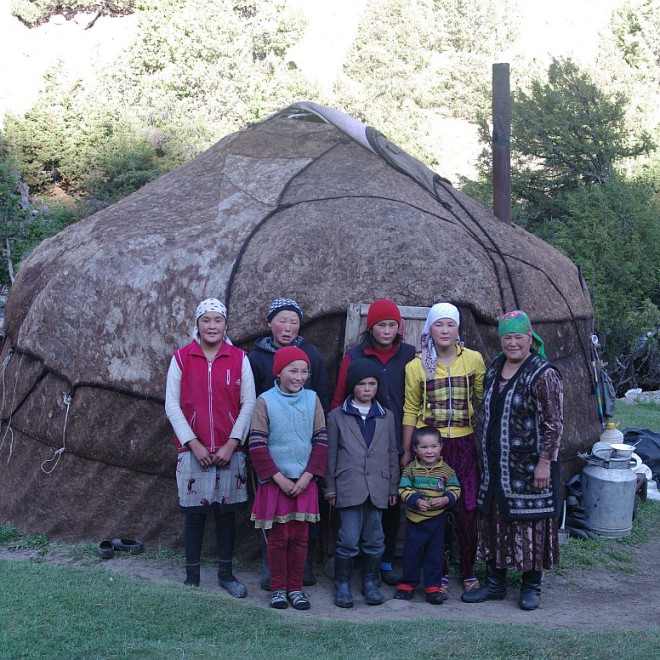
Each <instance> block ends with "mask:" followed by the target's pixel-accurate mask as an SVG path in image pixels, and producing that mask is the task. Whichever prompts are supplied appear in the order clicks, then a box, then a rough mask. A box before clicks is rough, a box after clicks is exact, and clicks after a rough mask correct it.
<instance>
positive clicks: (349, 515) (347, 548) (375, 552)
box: [335, 498, 385, 559]
mask: <svg viewBox="0 0 660 660" xmlns="http://www.w3.org/2000/svg"><path fill="white" fill-rule="evenodd" d="M381 516H382V510H381V509H377V508H376V507H375V506H374V505H373V504H372V503H371V499H369V498H367V500H366V501H365V502H363V503H362V504H358V505H357V506H347V507H343V508H341V509H339V534H338V535H337V548H336V550H335V552H336V553H337V555H338V556H339V557H343V558H345V559H349V558H351V557H356V556H357V555H358V553H359V552H360V550H362V552H363V553H364V554H365V555H371V556H373V557H381V556H382V555H383V552H384V551H385V535H384V534H383V526H382V524H381Z"/></svg>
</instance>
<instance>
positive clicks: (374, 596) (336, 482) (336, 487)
mask: <svg viewBox="0 0 660 660" xmlns="http://www.w3.org/2000/svg"><path fill="white" fill-rule="evenodd" d="M379 376H380V372H379V370H378V369H377V367H376V365H374V364H373V362H371V361H370V360H365V359H359V360H355V361H354V362H352V363H351V366H350V367H349V370H348V375H347V378H346V384H347V390H348V391H349V392H352V394H349V396H348V397H347V398H346V400H345V401H344V403H343V405H342V406H341V407H340V408H335V410H333V411H332V412H331V413H330V414H329V415H328V418H327V429H328V463H327V468H326V473H325V499H326V500H327V501H328V503H329V504H330V505H331V506H336V507H337V509H339V534H338V537H337V547H336V549H335V601H334V602H335V605H337V607H353V596H352V594H351V584H350V582H351V569H352V567H353V558H354V557H356V556H357V555H358V553H359V552H360V550H362V552H363V554H364V573H363V578H362V595H363V596H364V597H365V602H366V603H367V604H368V605H380V604H381V603H382V602H383V601H384V598H383V595H382V594H381V593H380V591H379V590H378V585H377V578H378V567H379V565H380V558H381V556H382V554H383V551H384V550H385V537H384V535H383V528H382V525H381V515H382V511H383V509H386V508H387V507H388V506H390V505H393V504H395V503H396V498H397V493H398V485H399V456H398V451H397V442H396V429H395V427H394V415H393V414H392V412H391V411H389V410H387V409H386V408H383V407H382V406H381V405H380V404H379V403H378V402H377V401H376V399H375V397H376V392H377V391H378V380H379Z"/></svg>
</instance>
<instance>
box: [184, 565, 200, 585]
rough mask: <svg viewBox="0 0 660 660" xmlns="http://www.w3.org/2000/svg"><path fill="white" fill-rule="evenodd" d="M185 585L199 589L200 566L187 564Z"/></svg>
mask: <svg viewBox="0 0 660 660" xmlns="http://www.w3.org/2000/svg"><path fill="white" fill-rule="evenodd" d="M183 584H186V585H188V586H189V587H199V564H186V579H185V580H184V582H183Z"/></svg>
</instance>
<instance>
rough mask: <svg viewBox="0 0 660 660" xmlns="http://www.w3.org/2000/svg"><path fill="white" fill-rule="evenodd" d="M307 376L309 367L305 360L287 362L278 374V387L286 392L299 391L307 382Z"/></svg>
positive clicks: (293, 392)
mask: <svg viewBox="0 0 660 660" xmlns="http://www.w3.org/2000/svg"><path fill="white" fill-rule="evenodd" d="M307 376H309V367H308V366H307V362H305V360H294V361H293V362H289V364H287V365H286V367H284V369H282V371H280V373H279V374H278V378H279V379H280V389H281V390H282V392H286V393H287V394H295V393H296V392H300V390H302V388H303V386H304V385H305V383H306V382H307Z"/></svg>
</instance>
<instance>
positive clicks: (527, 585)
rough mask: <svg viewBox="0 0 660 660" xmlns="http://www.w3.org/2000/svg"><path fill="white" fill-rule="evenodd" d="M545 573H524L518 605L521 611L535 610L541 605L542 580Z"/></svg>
mask: <svg viewBox="0 0 660 660" xmlns="http://www.w3.org/2000/svg"><path fill="white" fill-rule="evenodd" d="M542 579H543V571H527V572H526V573H523V576H522V584H521V585H520V599H519V600H518V605H519V606H520V609H521V610H535V609H536V608H537V607H538V606H539V605H540V603H541V600H540V598H541V580H542Z"/></svg>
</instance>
